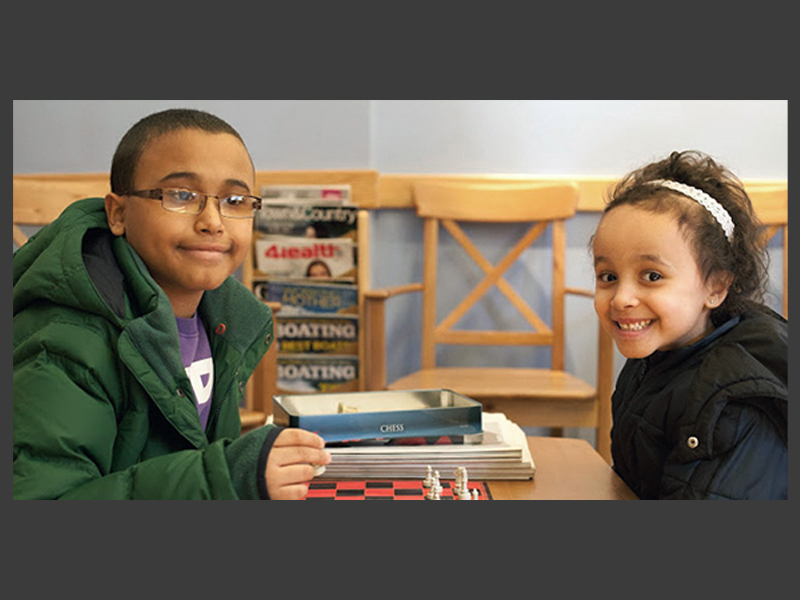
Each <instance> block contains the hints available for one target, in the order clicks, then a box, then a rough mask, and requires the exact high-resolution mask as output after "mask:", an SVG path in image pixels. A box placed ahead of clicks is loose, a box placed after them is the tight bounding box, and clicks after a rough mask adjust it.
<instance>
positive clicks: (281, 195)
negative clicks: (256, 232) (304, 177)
mask: <svg viewBox="0 0 800 600" xmlns="http://www.w3.org/2000/svg"><path fill="white" fill-rule="evenodd" d="M260 194H261V199H262V200H263V201H264V202H265V203H267V204H269V203H271V202H305V203H309V202H325V203H333V204H350V203H351V199H352V189H351V187H350V186H349V185H306V184H302V185H297V184H295V185H262V186H261V190H260Z"/></svg>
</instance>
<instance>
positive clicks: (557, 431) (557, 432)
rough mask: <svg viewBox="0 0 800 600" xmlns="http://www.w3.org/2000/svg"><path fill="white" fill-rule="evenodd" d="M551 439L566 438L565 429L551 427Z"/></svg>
mask: <svg viewBox="0 0 800 600" xmlns="http://www.w3.org/2000/svg"><path fill="white" fill-rule="evenodd" d="M550 437H556V438H560V437H564V428H563V427H551V428H550Z"/></svg>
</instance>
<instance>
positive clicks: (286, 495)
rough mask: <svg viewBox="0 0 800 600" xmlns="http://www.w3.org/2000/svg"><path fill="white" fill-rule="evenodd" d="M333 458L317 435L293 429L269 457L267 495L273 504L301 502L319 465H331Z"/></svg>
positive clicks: (284, 434) (277, 441)
mask: <svg viewBox="0 0 800 600" xmlns="http://www.w3.org/2000/svg"><path fill="white" fill-rule="evenodd" d="M330 462H331V455H330V453H329V452H327V451H326V450H325V440H323V439H322V438H321V437H320V436H318V435H317V434H316V433H311V432H310V431H305V430H303V429H298V428H296V427H289V428H287V429H284V430H283V431H282V432H281V433H280V434H278V437H277V438H275V442H274V443H273V445H272V449H271V450H270V452H269V456H268V457H267V469H266V471H265V472H264V475H265V477H266V479H267V491H268V492H269V497H270V498H272V499H273V500H300V499H301V498H304V497H305V495H306V494H307V493H308V484H309V482H310V481H311V480H312V479H313V478H314V466H315V465H327V464H329V463H330Z"/></svg>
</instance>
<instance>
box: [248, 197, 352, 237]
mask: <svg viewBox="0 0 800 600" xmlns="http://www.w3.org/2000/svg"><path fill="white" fill-rule="evenodd" d="M357 219H358V208H356V207H355V206H341V205H330V204H305V203H275V204H264V205H262V207H261V210H259V211H258V212H257V213H256V222H255V227H256V231H257V232H259V233H261V234H266V235H287V236H293V237H300V238H303V237H308V238H345V237H346V238H349V239H352V240H355V239H356V231H357Z"/></svg>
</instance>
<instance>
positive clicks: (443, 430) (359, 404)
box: [272, 389, 483, 444]
mask: <svg viewBox="0 0 800 600" xmlns="http://www.w3.org/2000/svg"><path fill="white" fill-rule="evenodd" d="M272 412H273V423H275V424H276V425H282V426H284V427H299V428H301V429H306V430H308V431H314V432H316V433H318V434H319V435H320V436H321V437H322V438H324V439H325V441H326V442H342V443H345V442H350V443H356V442H362V443H363V442H381V441H384V442H390V441H393V440H396V441H401V440H404V441H413V440H414V439H417V438H423V439H422V440H420V442H419V443H431V440H434V439H439V438H441V437H443V436H447V437H448V438H449V441H450V442H451V443H468V444H473V443H480V442H481V440H482V438H483V426H482V417H481V404H480V403H479V402H477V401H475V400H473V399H471V398H467V397H466V396H464V395H462V394H458V393H456V392H454V391H452V390H441V389H437V390H402V391H377V392H341V393H332V394H295V395H281V396H274V397H273V399H272Z"/></svg>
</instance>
